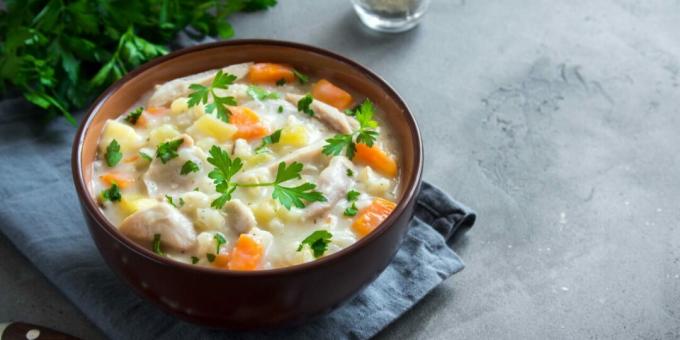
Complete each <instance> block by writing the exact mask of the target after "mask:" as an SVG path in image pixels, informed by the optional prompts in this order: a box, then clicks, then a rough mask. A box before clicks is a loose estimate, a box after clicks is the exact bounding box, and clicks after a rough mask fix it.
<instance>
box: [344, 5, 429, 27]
mask: <svg viewBox="0 0 680 340" xmlns="http://www.w3.org/2000/svg"><path fill="white" fill-rule="evenodd" d="M352 4H353V5H354V10H355V11H356V12H357V15H359V19H361V21H362V22H363V23H364V24H365V25H366V26H368V27H370V28H372V29H374V30H376V31H381V32H403V31H406V30H410V29H411V28H413V27H415V26H416V25H418V22H420V19H421V18H422V17H423V14H425V12H426V11H427V7H428V6H429V5H430V0H352Z"/></svg>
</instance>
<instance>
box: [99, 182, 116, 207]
mask: <svg viewBox="0 0 680 340" xmlns="http://www.w3.org/2000/svg"><path fill="white" fill-rule="evenodd" d="M102 199H103V200H104V201H106V200H109V201H111V202H116V201H120V199H121V195H120V189H119V188H118V184H116V183H113V184H111V187H110V188H108V189H106V190H104V191H102Z"/></svg>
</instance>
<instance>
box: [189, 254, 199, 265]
mask: <svg viewBox="0 0 680 340" xmlns="http://www.w3.org/2000/svg"><path fill="white" fill-rule="evenodd" d="M196 263H198V257H196V256H192V257H191V264H196Z"/></svg>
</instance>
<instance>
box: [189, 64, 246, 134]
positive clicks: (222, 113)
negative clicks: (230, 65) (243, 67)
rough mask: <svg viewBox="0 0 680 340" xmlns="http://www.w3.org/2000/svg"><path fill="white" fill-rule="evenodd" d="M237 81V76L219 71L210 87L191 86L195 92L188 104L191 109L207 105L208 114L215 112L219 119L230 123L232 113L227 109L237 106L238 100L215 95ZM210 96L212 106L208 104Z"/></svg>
mask: <svg viewBox="0 0 680 340" xmlns="http://www.w3.org/2000/svg"><path fill="white" fill-rule="evenodd" d="M235 80H236V76H235V75H233V74H229V73H224V72H222V70H219V71H217V73H216V74H215V78H213V81H212V83H211V84H210V86H208V87H206V86H203V85H200V84H191V85H189V89H190V90H191V91H193V92H192V93H190V94H189V100H188V102H187V104H188V105H189V107H194V106H196V105H198V104H207V105H205V111H206V112H208V113H213V112H215V113H216V115H217V117H218V118H220V119H221V120H223V121H224V122H227V123H228V122H229V116H230V115H231V112H229V109H227V105H230V106H234V105H236V104H237V103H236V99H235V98H234V97H232V96H224V97H220V96H218V95H217V94H216V93H215V89H222V90H226V89H228V88H229V85H231V84H233V83H234V81H235ZM209 96H212V98H213V102H212V103H210V104H208V98H209Z"/></svg>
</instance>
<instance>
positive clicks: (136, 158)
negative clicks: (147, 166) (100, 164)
mask: <svg viewBox="0 0 680 340" xmlns="http://www.w3.org/2000/svg"><path fill="white" fill-rule="evenodd" d="M138 159H139V155H137V154H134V155H132V156H129V157H126V158H124V159H123V162H125V163H132V162H136V161H137V160H138Z"/></svg>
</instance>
